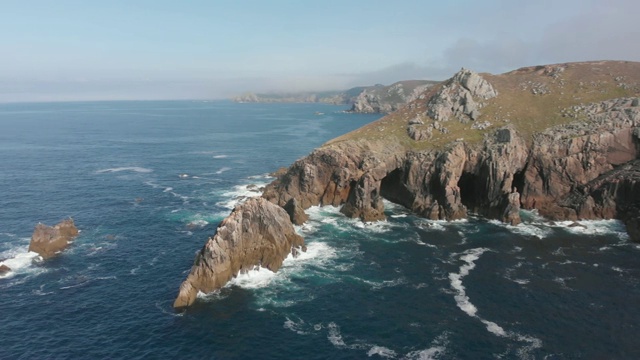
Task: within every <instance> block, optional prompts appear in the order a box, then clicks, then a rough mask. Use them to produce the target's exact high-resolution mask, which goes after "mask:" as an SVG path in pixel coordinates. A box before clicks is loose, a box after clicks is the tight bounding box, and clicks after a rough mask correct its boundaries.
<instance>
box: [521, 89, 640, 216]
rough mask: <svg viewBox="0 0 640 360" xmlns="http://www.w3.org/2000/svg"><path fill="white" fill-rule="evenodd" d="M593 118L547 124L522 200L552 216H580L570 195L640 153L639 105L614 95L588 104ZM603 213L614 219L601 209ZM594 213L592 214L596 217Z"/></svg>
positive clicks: (538, 141) (536, 141)
mask: <svg viewBox="0 0 640 360" xmlns="http://www.w3.org/2000/svg"><path fill="white" fill-rule="evenodd" d="M584 115H585V116H587V117H588V118H589V120H588V121H583V122H575V123H572V124H569V125H563V126H558V127H554V128H551V129H548V130H546V131H544V132H542V133H540V134H538V135H537V136H536V137H535V138H534V143H533V146H532V150H531V154H532V156H531V159H530V160H529V164H528V166H527V170H526V172H525V174H524V176H525V179H524V186H523V192H522V198H521V202H522V204H523V207H524V208H527V209H532V208H537V209H540V213H541V214H543V215H544V216H547V217H550V218H552V219H577V218H578V217H584V216H585V214H587V213H588V212H587V211H585V210H581V212H580V214H578V213H577V212H576V209H573V208H572V207H570V206H564V203H565V202H566V201H565V198H566V197H567V196H569V195H570V194H572V193H573V192H574V191H576V190H578V189H580V188H582V187H584V186H585V185H586V184H588V183H589V182H590V181H592V180H594V179H596V178H598V177H599V176H601V175H603V174H606V173H608V172H609V171H611V170H613V169H614V168H615V167H617V166H620V165H623V164H625V163H627V162H630V161H632V160H634V159H636V158H637V157H638V137H637V136H636V135H635V134H637V128H638V127H639V126H640V107H637V106H633V99H628V98H625V99H615V100H609V101H605V102H602V103H597V104H592V105H591V106H589V107H585V114H584ZM598 217H604V218H611V217H614V216H613V215H612V214H605V213H601V214H600V215H598ZM591 218H592V217H591Z"/></svg>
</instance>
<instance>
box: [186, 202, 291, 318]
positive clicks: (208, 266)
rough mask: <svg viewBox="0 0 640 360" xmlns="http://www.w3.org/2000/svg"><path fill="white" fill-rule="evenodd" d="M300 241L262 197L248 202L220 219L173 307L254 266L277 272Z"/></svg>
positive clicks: (286, 219)
mask: <svg viewBox="0 0 640 360" xmlns="http://www.w3.org/2000/svg"><path fill="white" fill-rule="evenodd" d="M303 246H304V240H303V239H302V237H300V236H299V235H297V234H296V233H295V230H294V228H293V225H292V224H291V222H290V221H289V216H288V214H287V213H286V212H285V210H284V209H282V208H281V207H279V206H275V205H273V204H271V203H269V202H267V201H265V200H264V199H262V198H251V199H248V200H247V201H246V202H244V203H243V204H241V205H238V206H237V207H236V208H235V209H234V210H233V211H232V212H231V214H230V215H229V216H228V217H227V218H226V219H224V220H223V221H222V222H221V223H220V225H218V229H217V230H216V234H215V235H214V236H213V237H211V238H209V240H208V241H207V243H206V244H205V245H204V247H203V248H202V249H201V250H200V251H199V252H198V254H197V255H196V258H195V261H194V264H193V267H192V268H191V272H190V273H189V275H188V276H187V279H186V280H185V281H184V282H183V283H182V285H181V286H180V291H179V294H178V297H177V299H176V300H175V302H174V307H176V308H180V307H185V306H189V305H191V304H193V302H194V301H195V299H196V296H197V294H198V292H199V291H202V292H205V293H206V292H211V291H213V290H216V289H219V288H221V287H222V286H224V285H225V284H226V283H227V282H228V281H229V280H231V279H232V278H233V277H235V276H236V275H238V273H240V272H243V271H248V270H252V269H254V268H255V267H257V266H260V267H263V268H266V269H269V270H271V271H274V272H275V271H277V270H278V269H279V268H280V266H281V265H282V262H283V260H284V259H285V258H286V257H287V256H288V255H289V254H291V253H292V252H295V251H297V250H296V248H299V247H303Z"/></svg>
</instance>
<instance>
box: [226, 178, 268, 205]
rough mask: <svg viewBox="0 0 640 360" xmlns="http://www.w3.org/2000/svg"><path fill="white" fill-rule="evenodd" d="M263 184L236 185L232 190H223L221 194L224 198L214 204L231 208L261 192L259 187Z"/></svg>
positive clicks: (263, 184)
mask: <svg viewBox="0 0 640 360" xmlns="http://www.w3.org/2000/svg"><path fill="white" fill-rule="evenodd" d="M265 185H266V183H254V184H244V185H236V186H234V187H233V188H232V190H229V191H225V192H223V193H222V194H221V196H222V197H224V198H226V200H223V201H219V202H217V203H216V205H218V206H222V207H224V208H227V209H230V210H233V209H234V208H235V207H236V206H237V205H238V204H240V203H242V202H243V201H244V200H246V199H247V198H249V197H252V196H259V195H260V194H262V191H260V189H261V188H262V187H264V186H265Z"/></svg>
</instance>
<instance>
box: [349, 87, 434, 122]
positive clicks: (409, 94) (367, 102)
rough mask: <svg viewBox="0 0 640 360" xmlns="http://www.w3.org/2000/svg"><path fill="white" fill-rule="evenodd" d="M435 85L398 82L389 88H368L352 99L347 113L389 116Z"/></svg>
mask: <svg viewBox="0 0 640 360" xmlns="http://www.w3.org/2000/svg"><path fill="white" fill-rule="evenodd" d="M436 84H438V82H437V81H430V80H408V81H398V82H396V83H394V84H391V85H389V86H372V87H368V88H365V89H364V90H363V91H362V92H361V93H360V94H359V95H358V96H357V97H356V98H355V99H354V101H353V105H351V109H350V110H349V111H350V112H354V113H380V114H389V113H392V112H394V111H396V110H398V109H400V108H401V107H402V106H404V105H406V104H407V103H409V102H411V101H413V100H415V99H417V98H419V97H420V96H423V93H424V92H425V91H426V90H427V89H429V88H430V87H432V86H434V85H436Z"/></svg>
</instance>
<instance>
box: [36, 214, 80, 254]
mask: <svg viewBox="0 0 640 360" xmlns="http://www.w3.org/2000/svg"><path fill="white" fill-rule="evenodd" d="M77 235H78V229H77V228H76V226H75V224H74V223H73V220H71V219H67V220H63V221H61V222H60V223H58V224H56V225H54V226H47V225H44V224H38V225H36V228H35V229H34V230H33V235H32V236H31V242H30V243H29V251H33V252H36V253H38V254H39V255H40V256H42V257H43V258H44V259H48V258H50V257H53V256H54V255H55V254H57V253H58V252H60V251H62V250H64V249H65V248H66V247H67V246H68V245H69V242H70V241H71V240H73V238H75V237H76V236H77Z"/></svg>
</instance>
